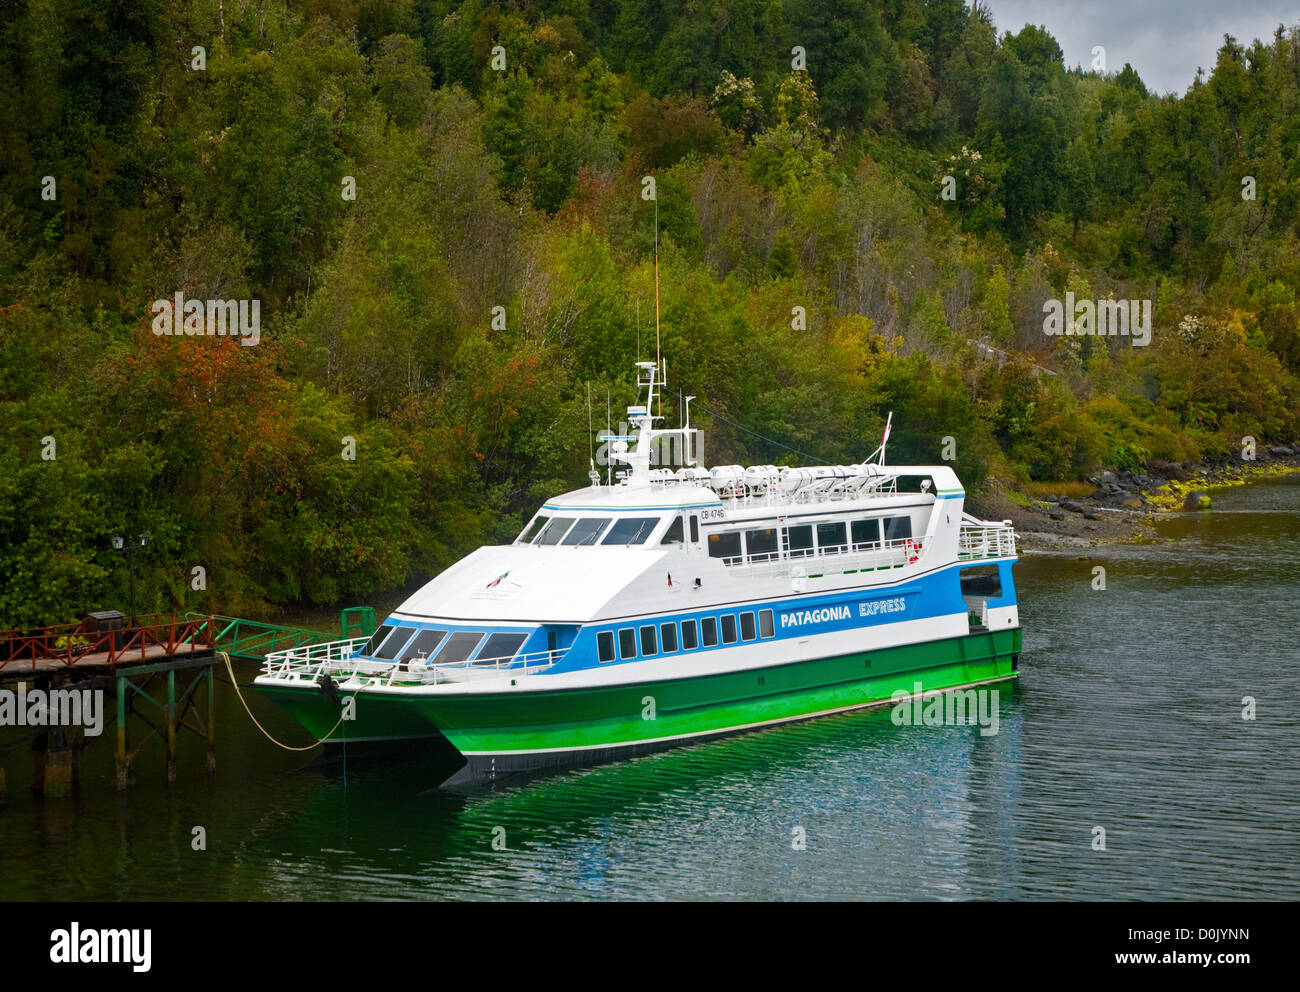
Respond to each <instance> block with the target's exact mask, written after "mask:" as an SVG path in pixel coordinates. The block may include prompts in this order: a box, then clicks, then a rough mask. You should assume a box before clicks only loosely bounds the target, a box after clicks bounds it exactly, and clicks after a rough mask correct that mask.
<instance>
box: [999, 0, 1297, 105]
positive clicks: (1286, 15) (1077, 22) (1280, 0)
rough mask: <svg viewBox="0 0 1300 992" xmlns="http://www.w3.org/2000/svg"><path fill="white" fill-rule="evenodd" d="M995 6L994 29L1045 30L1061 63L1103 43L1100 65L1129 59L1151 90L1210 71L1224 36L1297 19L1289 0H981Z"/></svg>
mask: <svg viewBox="0 0 1300 992" xmlns="http://www.w3.org/2000/svg"><path fill="white" fill-rule="evenodd" d="M985 2H986V3H987V5H988V7H989V9H990V10H991V11H992V12H993V21H994V23H995V24H996V25H997V28H998V34H999V35H1001V34H1002V33H1003V32H1005V31H1011V32H1012V33H1013V34H1014V33H1015V32H1017V31H1019V30H1020V29H1021V28H1022V27H1024V26H1025V25H1026V24H1041V25H1043V26H1044V27H1046V28H1047V30H1048V31H1050V32H1051V33H1052V35H1053V37H1055V38H1056V40H1057V42H1059V43H1060V45H1061V50H1062V51H1063V52H1065V64H1066V66H1067V67H1071V68H1073V67H1074V66H1076V65H1081V66H1083V67H1084V68H1085V69H1086V68H1089V67H1090V66H1091V65H1092V49H1093V46H1094V45H1101V46H1103V47H1104V48H1105V49H1106V68H1107V70H1108V71H1111V72H1117V71H1119V70H1120V69H1122V68H1123V67H1124V63H1125V62H1128V63H1129V64H1130V65H1132V66H1133V68H1134V69H1136V70H1137V73H1138V75H1139V76H1141V77H1142V81H1143V82H1144V83H1146V84H1147V88H1148V89H1150V90H1153V91H1155V92H1157V93H1164V92H1171V93H1183V92H1184V91H1185V90H1186V89H1187V87H1188V86H1190V85H1191V84H1192V79H1193V78H1195V76H1196V68H1197V66H1200V67H1201V68H1203V69H1204V70H1205V72H1206V74H1207V75H1208V74H1209V72H1210V70H1211V69H1212V68H1213V67H1214V62H1215V56H1216V53H1217V52H1218V50H1219V47H1220V46H1221V45H1222V44H1223V36H1224V35H1225V34H1230V35H1232V36H1233V37H1235V38H1236V39H1237V40H1238V41H1239V42H1241V43H1242V44H1243V45H1249V44H1250V43H1251V42H1252V41H1253V40H1254V39H1256V38H1259V39H1261V40H1263V41H1266V42H1267V41H1271V40H1272V38H1273V31H1274V30H1275V29H1276V28H1277V26H1278V25H1279V24H1286V25H1290V24H1295V23H1300V8H1297V6H1296V4H1295V2H1294V0H1289V2H1286V0H1234V2H1233V3H1231V4H1224V3H1223V2H1222V0H1186V2H1180V3H1169V2H1164V3H1161V2H1158V0H1080V2H1077V3H1060V2H1050V0H985Z"/></svg>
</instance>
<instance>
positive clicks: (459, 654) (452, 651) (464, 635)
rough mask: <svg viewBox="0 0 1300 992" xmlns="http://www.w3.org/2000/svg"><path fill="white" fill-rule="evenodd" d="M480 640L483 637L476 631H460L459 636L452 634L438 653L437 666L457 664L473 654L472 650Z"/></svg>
mask: <svg viewBox="0 0 1300 992" xmlns="http://www.w3.org/2000/svg"><path fill="white" fill-rule="evenodd" d="M482 640H483V635H482V634H481V633H479V632H478V631H477V630H462V631H461V632H460V633H459V634H452V635H451V636H450V637H449V638H447V643H446V645H445V646H444V647H443V649H442V650H441V651H439V652H438V660H437V664H439V665H456V664H459V663H460V662H462V661H464V660H465V659H466V658H468V657H469V656H470V655H472V654H473V653H474V649H475V648H476V647H478V646H479V642H480V641H482Z"/></svg>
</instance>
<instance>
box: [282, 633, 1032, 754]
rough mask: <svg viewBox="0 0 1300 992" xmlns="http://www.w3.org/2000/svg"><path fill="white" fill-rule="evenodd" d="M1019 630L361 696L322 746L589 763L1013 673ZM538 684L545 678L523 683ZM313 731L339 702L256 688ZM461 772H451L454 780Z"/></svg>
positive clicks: (318, 732)
mask: <svg viewBox="0 0 1300 992" xmlns="http://www.w3.org/2000/svg"><path fill="white" fill-rule="evenodd" d="M1020 645H1021V632H1020V630H1019V629H1015V630H1003V631H996V632H981V633H975V634H970V635H968V636H966V637H958V638H952V639H950V640H943V641H932V642H929V643H925V644H910V645H904V646H900V647H894V648H887V649H883V650H879V651H870V652H864V653H858V654H850V655H842V656H840V657H836V658H824V659H820V660H816V661H803V662H794V663H790V664H787V665H778V666H773V667H769V668H765V669H762V670H750V671H743V672H733V673H727V674H722V675H704V676H696V677H690V678H681V679H674V680H670V681H660V682H644V683H633V684H629V685H621V686H614V687H599V688H580V689H554V690H541V691H538V690H529V691H511V692H505V693H494V694H478V695H475V694H456V695H444V696H438V695H431V696H407V697H404V698H395V697H392V696H383V695H370V694H367V693H365V692H364V691H363V692H362V693H361V694H360V696H359V698H358V699H357V705H356V719H355V720H351V721H346V722H345V723H344V724H343V725H341V726H340V728H339V730H338V731H337V732H336V733H335V734H334V736H333V737H332V738H331V740H342V739H343V737H344V732H345V730H346V738H347V739H348V740H377V739H378V740H382V739H393V740H397V739H409V738H413V737H430V736H438V735H439V734H441V735H442V736H444V737H445V738H446V739H447V740H448V741H450V742H451V744H452V745H453V746H454V747H455V748H456V750H458V751H459V752H460V753H461V754H462V755H465V756H466V757H467V758H468V759H469V765H468V766H467V769H466V770H462V771H463V773H464V775H465V777H468V778H472V779H475V780H477V779H483V778H495V777H497V774H498V773H505V772H511V773H513V772H517V771H527V770H537V769H542V768H549V767H558V766H572V765H579V764H592V763H595V762H598V761H604V760H609V759H611V758H617V757H623V756H628V755H631V754H637V753H643V752H646V751H653V750H658V749H661V748H663V747H666V746H671V745H672V744H675V743H682V742H684V741H689V740H695V739H699V738H703V737H709V736H716V735H719V734H725V733H734V732H736V731H740V730H745V729H749V728H752V727H759V726H765V725H770V724H774V723H781V722H785V721H789V720H798V719H803V718H807V717H811V716H817V715H819V714H823V713H832V712H839V711H843V710H846V709H854V708H858V707H863V706H871V705H878V704H881V703H887V702H888V701H889V700H890V698H891V697H892V696H893V695H894V693H895V692H897V691H899V690H902V691H904V692H907V693H909V694H910V693H912V692H914V691H915V686H916V684H917V683H920V685H921V690H922V692H931V691H934V690H940V689H952V688H956V687H959V686H967V685H973V684H976V683H981V682H992V681H998V680H1003V679H1011V678H1015V677H1016V676H1017V674H1018V673H1017V671H1016V668H1017V661H1018V658H1019V654H1020ZM530 678H533V679H538V680H539V681H540V680H541V679H543V678H545V676H531V677H530ZM259 688H260V689H262V691H263V692H266V693H267V694H268V695H270V696H272V697H273V698H275V699H276V700H277V701H278V702H280V703H281V704H282V705H284V706H285V707H286V708H288V709H289V710H290V712H291V713H292V714H293V715H294V716H295V717H296V718H297V719H298V721H299V722H300V723H302V724H303V725H304V726H305V727H306V728H307V729H308V730H309V731H310V732H311V733H312V734H313V735H315V736H317V737H322V736H324V735H325V734H326V733H327V732H328V731H329V730H330V728H331V727H333V726H334V724H335V722H336V721H337V720H338V717H339V710H338V708H337V706H335V705H333V704H331V703H329V702H328V701H327V700H326V699H325V698H324V696H322V695H321V694H320V693H319V692H317V691H315V690H311V689H308V690H301V689H299V690H292V689H290V690H285V689H280V688H278V687H262V686H259ZM461 777H462V776H457V778H461Z"/></svg>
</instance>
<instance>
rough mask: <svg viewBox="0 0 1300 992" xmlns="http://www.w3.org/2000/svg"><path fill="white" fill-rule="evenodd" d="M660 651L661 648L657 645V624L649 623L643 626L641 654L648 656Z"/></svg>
mask: <svg viewBox="0 0 1300 992" xmlns="http://www.w3.org/2000/svg"><path fill="white" fill-rule="evenodd" d="M658 653H659V649H658V648H657V647H656V646H655V625H654V624H648V625H647V626H645V627H642V628H641V654H642V655H643V656H645V657H647V658H648V657H649V656H650V655H652V654H658Z"/></svg>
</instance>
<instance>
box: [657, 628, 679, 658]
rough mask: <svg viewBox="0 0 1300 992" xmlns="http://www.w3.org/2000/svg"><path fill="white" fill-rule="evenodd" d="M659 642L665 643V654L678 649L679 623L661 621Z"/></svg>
mask: <svg viewBox="0 0 1300 992" xmlns="http://www.w3.org/2000/svg"><path fill="white" fill-rule="evenodd" d="M659 643H660V644H662V645H663V648H664V654H667V653H668V652H669V651H676V650H677V624H675V623H661V624H660V625H659Z"/></svg>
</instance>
